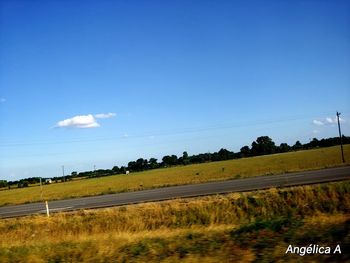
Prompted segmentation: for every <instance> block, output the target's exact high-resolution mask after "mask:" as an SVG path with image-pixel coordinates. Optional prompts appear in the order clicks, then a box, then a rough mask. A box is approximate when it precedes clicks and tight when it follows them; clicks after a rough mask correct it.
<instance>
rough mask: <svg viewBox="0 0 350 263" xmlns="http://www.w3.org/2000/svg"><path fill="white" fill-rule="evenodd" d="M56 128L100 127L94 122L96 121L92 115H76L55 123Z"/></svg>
mask: <svg viewBox="0 0 350 263" xmlns="http://www.w3.org/2000/svg"><path fill="white" fill-rule="evenodd" d="M55 127H58V128H69V127H71V128H96V127H100V124H98V123H97V122H96V119H95V118H94V116H93V115H92V114H88V115H78V116H75V117H72V118H69V119H65V120H62V121H59V122H57V124H56V126H55Z"/></svg>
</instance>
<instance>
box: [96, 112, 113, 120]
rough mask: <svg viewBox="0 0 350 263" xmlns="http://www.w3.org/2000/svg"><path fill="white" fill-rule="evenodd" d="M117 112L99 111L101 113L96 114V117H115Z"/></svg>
mask: <svg viewBox="0 0 350 263" xmlns="http://www.w3.org/2000/svg"><path fill="white" fill-rule="evenodd" d="M116 115H117V114H115V113H112V112H109V113H99V114H95V115H94V116H95V118H97V119H108V118H112V117H115V116H116Z"/></svg>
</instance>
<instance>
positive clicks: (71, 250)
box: [0, 181, 350, 262]
mask: <svg viewBox="0 0 350 263" xmlns="http://www.w3.org/2000/svg"><path fill="white" fill-rule="evenodd" d="M0 233H1V239H0V262H220V261H221V262H299V261H300V260H305V262H345V261H347V260H349V259H350V258H349V251H350V181H344V182H336V183H327V184H319V185H312V186H302V187H301V186H300V187H291V188H283V189H269V190H264V191H254V192H248V193H234V194H228V195H217V196H209V197H200V198H191V199H179V200H172V201H164V202H157V203H147V204H139V205H129V206H122V207H116V208H108V209H99V210H85V211H84V210H82V211H78V212H71V213H57V214H53V215H52V216H51V217H50V218H47V217H45V216H43V215H36V216H29V217H23V218H14V219H3V220H1V221H0ZM289 244H293V245H295V246H309V245H310V244H318V245H320V246H321V245H323V246H330V247H332V248H334V247H335V246H336V245H337V244H340V246H341V250H342V254H336V255H333V254H331V255H305V256H303V257H301V256H299V255H296V254H287V255H286V254H285V251H286V249H287V247H288V245H289Z"/></svg>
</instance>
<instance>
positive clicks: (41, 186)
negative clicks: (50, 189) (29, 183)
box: [40, 177, 43, 200]
mask: <svg viewBox="0 0 350 263" xmlns="http://www.w3.org/2000/svg"><path fill="white" fill-rule="evenodd" d="M40 199H41V200H43V184H42V182H41V177H40Z"/></svg>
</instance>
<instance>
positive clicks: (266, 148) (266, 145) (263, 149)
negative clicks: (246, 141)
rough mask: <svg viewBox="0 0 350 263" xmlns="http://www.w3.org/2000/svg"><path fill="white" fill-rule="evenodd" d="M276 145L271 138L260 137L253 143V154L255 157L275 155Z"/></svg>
mask: <svg viewBox="0 0 350 263" xmlns="http://www.w3.org/2000/svg"><path fill="white" fill-rule="evenodd" d="M275 150H276V145H275V143H274V141H273V140H272V139H271V138H270V137H269V136H260V137H258V138H257V139H256V141H255V142H253V143H252V150H251V152H252V154H253V155H265V154H271V153H274V152H275Z"/></svg>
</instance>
